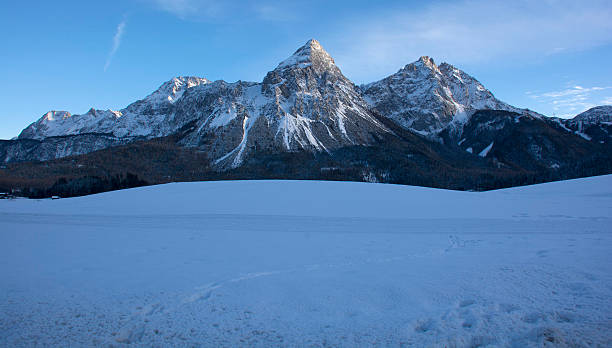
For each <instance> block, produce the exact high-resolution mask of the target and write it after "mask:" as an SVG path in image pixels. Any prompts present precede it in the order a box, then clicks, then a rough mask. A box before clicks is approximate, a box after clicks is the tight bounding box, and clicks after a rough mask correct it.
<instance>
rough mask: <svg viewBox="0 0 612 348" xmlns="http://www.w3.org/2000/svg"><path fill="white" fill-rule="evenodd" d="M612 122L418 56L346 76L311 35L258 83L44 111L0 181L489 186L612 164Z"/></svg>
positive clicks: (197, 80) (168, 89) (8, 145)
mask: <svg viewBox="0 0 612 348" xmlns="http://www.w3.org/2000/svg"><path fill="white" fill-rule="evenodd" d="M611 125H612V106H600V107H596V108H593V109H590V110H588V111H586V112H584V113H582V114H580V115H577V116H576V117H574V118H573V119H560V118H553V117H546V116H544V115H541V114H538V113H536V112H534V111H531V110H528V109H520V108H517V107H514V106H511V105H509V104H507V103H504V102H502V101H500V100H498V99H497V98H495V96H494V95H493V93H491V92H490V91H489V90H487V89H486V88H485V87H484V86H483V85H482V84H481V83H480V82H478V81H477V80H476V79H475V78H473V77H471V76H470V75H468V74H466V73H465V72H463V71H461V70H460V69H458V68H456V67H454V66H452V65H450V64H447V63H442V64H440V65H436V64H435V62H434V60H433V59H431V58H429V57H426V56H423V57H421V58H420V59H418V60H417V61H416V62H414V63H410V64H408V65H406V66H404V67H403V68H401V69H400V70H399V71H398V72H397V73H395V74H392V75H390V76H388V77H386V78H384V79H382V80H380V81H376V82H373V83H369V84H365V85H361V86H357V85H355V84H354V83H353V82H351V81H350V80H349V79H348V78H346V77H345V76H344V75H343V74H342V72H341V71H340V69H339V68H338V67H337V66H336V64H335V62H334V60H333V58H332V57H331V56H330V55H329V54H328V53H327V52H326V51H325V50H324V49H323V48H322V47H321V45H320V43H319V42H317V41H316V40H309V41H308V42H307V43H306V44H305V45H304V46H302V47H300V48H299V49H298V50H297V51H296V52H295V53H294V54H293V55H291V56H290V57H289V58H287V59H286V60H284V61H282V62H281V63H280V64H278V66H277V67H276V68H275V69H274V70H272V71H270V72H268V73H267V74H266V76H265V78H264V79H263V81H262V82H245V81H237V82H234V83H228V82H225V81H210V80H208V79H206V78H201V77H187V76H180V77H176V78H173V79H172V80H170V81H168V82H165V83H164V84H162V85H161V86H160V87H159V88H158V89H157V90H156V91H154V92H153V93H151V94H150V95H148V96H147V97H145V98H143V99H142V100H138V101H136V102H134V103H132V104H130V105H128V106H127V107H126V108H124V109H122V110H118V111H114V110H96V109H94V108H92V109H90V110H89V111H88V112H87V113H85V114H82V115H73V114H71V113H69V112H67V111H49V112H48V113H46V114H44V115H43V116H42V117H41V118H40V119H39V120H37V121H36V122H34V123H32V124H31V125H29V126H28V127H27V128H25V129H24V130H23V131H22V132H21V134H19V136H18V137H17V138H16V139H13V140H4V141H0V162H2V163H4V164H3V165H2V167H1V168H0V174H2V175H0V189H3V190H12V191H17V192H25V195H29V196H44V195H50V194H63V195H77V194H86V193H92V192H99V191H104V190H107V189H112V188H118V187H123V186H126V185H127V186H133V185H136V184H154V183H161V182H168V181H185V180H211V179H252V178H288V179H327V180H357V181H379V182H388V183H400V184H417V185H425V186H434V187H445V188H453V189H474V190H482V189H492V188H498V187H507V186H514V185H521V184H529V183H535V182H542V181H550V180H559V179H566V178H573V177H580V176H588V175H598V174H608V173H611V172H612V161H611V159H612V151H611V150H612V148H611V145H610V140H611V139H610V137H611V135H610V131H611V129H610V127H611ZM128 174H129V175H128ZM122 185H123V186H122Z"/></svg>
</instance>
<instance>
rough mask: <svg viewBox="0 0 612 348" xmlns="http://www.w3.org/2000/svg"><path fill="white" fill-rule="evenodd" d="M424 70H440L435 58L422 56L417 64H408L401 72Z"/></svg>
mask: <svg viewBox="0 0 612 348" xmlns="http://www.w3.org/2000/svg"><path fill="white" fill-rule="evenodd" d="M423 68H424V69H427V70H432V71H437V70H439V67H438V66H437V65H436V63H435V62H434V60H433V58H431V57H429V56H421V57H420V58H419V59H417V60H416V61H415V62H412V63H410V64H406V66H404V67H403V68H402V69H400V72H401V71H417V70H421V69H423Z"/></svg>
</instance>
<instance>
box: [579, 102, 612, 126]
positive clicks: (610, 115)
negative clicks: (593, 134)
mask: <svg viewBox="0 0 612 348" xmlns="http://www.w3.org/2000/svg"><path fill="white" fill-rule="evenodd" d="M572 121H573V122H583V123H590V124H592V123H601V122H612V105H602V106H596V107H594V108H590V109H588V110H587V111H585V112H583V113H581V114H578V115H577V116H576V117H574V118H572Z"/></svg>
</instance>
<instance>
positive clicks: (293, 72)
mask: <svg viewBox="0 0 612 348" xmlns="http://www.w3.org/2000/svg"><path fill="white" fill-rule="evenodd" d="M193 121H195V122H196V128H195V131H194V132H192V133H191V134H189V135H188V136H186V137H185V139H184V140H183V141H182V144H183V145H185V146H193V147H201V148H202V149H203V150H204V151H208V152H209V153H210V157H211V159H213V160H214V163H216V164H218V165H219V166H221V167H236V166H239V165H240V164H241V163H242V161H243V159H244V158H245V156H247V155H248V154H249V153H250V152H251V151H253V150H255V149H263V150H273V151H296V150H308V151H328V150H331V149H336V148H339V147H341V146H346V145H368V144H370V143H372V142H373V141H374V135H375V134H382V133H388V132H389V130H388V129H387V128H386V127H385V126H384V125H382V124H381V123H380V122H379V121H378V120H377V119H376V118H375V117H374V116H373V115H372V113H371V112H370V111H369V106H368V105H367V103H366V102H365V101H364V100H363V99H362V98H361V95H360V91H359V90H358V89H357V87H356V86H355V85H354V84H353V83H352V82H351V81H349V80H348V79H347V78H346V77H345V76H344V75H342V73H341V71H340V69H338V67H337V66H336V65H335V63H334V60H333V59H332V58H331V56H330V55H329V54H328V53H327V52H326V51H325V50H324V49H323V47H321V45H320V44H319V42H317V41H316V40H309V41H308V42H307V43H306V44H305V45H304V46H302V47H300V48H299V49H298V50H297V51H296V52H295V53H294V54H293V55H292V56H290V57H289V58H287V59H286V60H284V61H283V62H281V63H280V64H279V65H278V67H277V68H276V69H274V70H273V71H270V72H269V73H268V74H267V75H266V77H265V79H264V80H263V82H262V83H253V82H244V81H238V82H235V83H227V82H225V81H215V82H210V81H208V80H206V79H203V78H196V77H178V78H175V79H173V80H171V81H168V82H166V83H164V84H163V85H162V86H161V87H160V88H159V89H158V90H157V91H155V92H154V93H152V94H151V95H149V96H148V97H146V98H144V99H143V100H140V101H137V102H135V103H133V104H131V105H129V106H128V107H127V108H125V109H123V110H120V111H112V110H108V111H101V110H94V109H91V110H90V111H89V112H88V113H86V114H83V115H70V113H67V112H50V113H49V114H47V115H45V116H43V117H42V118H41V119H40V120H38V121H37V122H35V123H33V124H32V125H30V126H29V127H28V128H26V129H25V130H24V131H23V132H22V133H21V134H20V136H19V138H20V139H27V138H30V139H44V138H47V137H51V136H65V135H75V134H83V133H105V134H110V135H113V136H115V137H120V138H123V137H148V138H151V137H160V136H167V135H170V134H173V133H174V132H176V131H177V130H179V129H180V128H181V127H183V126H185V125H186V124H188V123H190V122H193Z"/></svg>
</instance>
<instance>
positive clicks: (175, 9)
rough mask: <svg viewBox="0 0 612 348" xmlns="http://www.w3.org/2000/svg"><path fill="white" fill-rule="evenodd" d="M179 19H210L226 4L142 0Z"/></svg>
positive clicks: (202, 1) (223, 10)
mask: <svg viewBox="0 0 612 348" xmlns="http://www.w3.org/2000/svg"><path fill="white" fill-rule="evenodd" d="M144 1H145V2H149V3H152V4H153V5H154V6H155V7H157V8H158V9H160V10H162V11H164V12H168V13H170V14H173V15H175V16H177V17H179V18H181V19H187V18H190V19H210V18H214V17H217V16H220V15H221V14H223V13H225V12H226V11H225V9H226V8H227V6H228V4H227V3H224V2H223V1H211V0H144Z"/></svg>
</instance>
